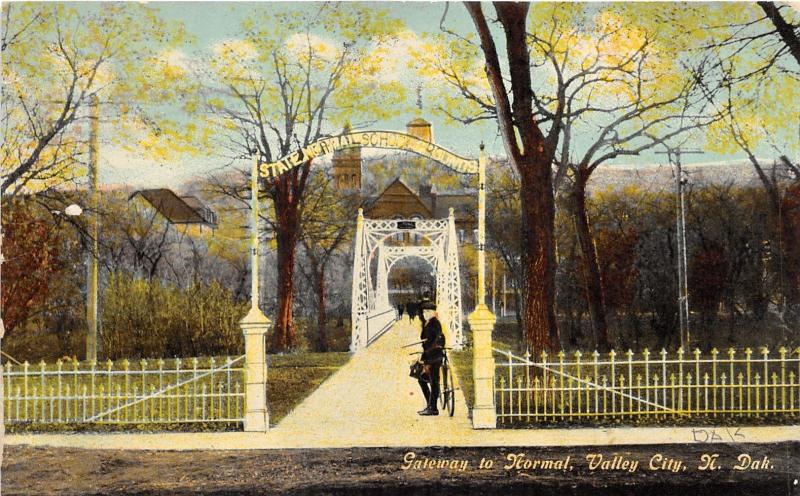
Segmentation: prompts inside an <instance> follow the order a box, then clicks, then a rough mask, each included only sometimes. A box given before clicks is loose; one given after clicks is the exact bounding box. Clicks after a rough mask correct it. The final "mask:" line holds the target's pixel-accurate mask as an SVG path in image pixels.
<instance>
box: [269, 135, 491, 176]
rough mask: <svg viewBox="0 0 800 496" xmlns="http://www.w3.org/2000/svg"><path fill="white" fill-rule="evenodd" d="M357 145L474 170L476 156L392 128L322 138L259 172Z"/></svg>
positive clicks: (275, 172) (462, 170)
mask: <svg viewBox="0 0 800 496" xmlns="http://www.w3.org/2000/svg"><path fill="white" fill-rule="evenodd" d="M357 146H359V147H364V148H383V149H390V150H405V151H409V152H413V153H416V154H417V155H421V156H423V157H428V158H430V159H431V160H434V161H436V162H439V163H440V164H442V165H444V166H445V167H447V168H449V169H452V170H454V171H455V172H458V173H460V174H477V173H478V166H479V164H478V160H475V159H468V158H464V157H461V156H459V155H456V154H455V153H453V152H451V151H449V150H447V149H445V148H442V147H441V146H439V145H436V144H434V143H431V142H430V141H425V140H423V139H420V138H417V137H416V136H412V135H410V134H405V133H398V132H396V131H357V132H352V133H346V134H341V135H339V136H333V137H331V138H324V139H321V140H319V141H315V142H314V143H311V144H310V145H308V146H306V147H305V148H302V149H300V150H297V151H295V152H292V153H290V154H289V155H286V156H285V157H283V158H281V159H279V160H278V161H276V162H272V163H270V164H261V165H260V170H259V172H260V175H261V177H265V178H267V179H273V178H276V177H278V176H280V175H281V174H283V173H285V172H288V171H290V170H292V169H294V168H296V167H299V166H300V165H302V164H303V163H304V162H307V161H308V160H311V159H313V158H316V157H320V156H322V155H328V154H330V153H333V152H335V151H337V150H344V149H346V148H353V147H357Z"/></svg>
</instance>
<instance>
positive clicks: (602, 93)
mask: <svg viewBox="0 0 800 496" xmlns="http://www.w3.org/2000/svg"><path fill="white" fill-rule="evenodd" d="M626 10H627V9H626V8H625V7H622V8H619V6H614V8H597V7H596V6H589V5H586V4H576V5H573V6H569V7H563V6H560V5H559V6H557V7H556V6H552V7H547V8H539V9H538V10H537V18H536V19H535V20H531V22H530V23H529V26H530V27H529V35H528V36H529V43H530V45H531V53H532V56H533V61H532V64H533V66H534V67H539V68H542V69H541V70H544V68H546V67H548V66H549V69H550V70H549V73H550V74H551V75H552V76H553V77H549V78H542V79H544V81H545V82H543V83H540V85H539V86H540V91H537V92H535V93H534V97H533V98H534V104H535V105H536V107H537V113H538V115H539V118H540V120H541V121H543V122H547V121H552V120H554V119H559V118H560V119H561V124H560V127H561V128H562V129H563V132H562V139H561V142H560V143H559V149H560V150H559V153H558V156H557V157H556V158H555V162H556V163H557V165H558V167H557V170H556V178H555V181H556V188H558V187H559V183H561V182H566V181H564V180H565V179H568V180H569V181H568V182H569V183H570V185H569V187H568V189H569V193H568V194H569V197H570V202H569V204H570V208H571V210H572V216H573V222H574V223H575V228H576V229H575V231H576V234H577V237H578V241H579V246H580V249H581V254H582V257H581V260H582V265H583V270H582V272H583V276H584V285H585V293H586V299H587V303H588V307H589V315H590V317H591V323H592V330H593V335H594V345H595V346H596V347H597V348H599V349H601V350H608V349H609V348H610V347H611V339H610V337H609V332H608V322H607V317H606V301H605V300H606V297H605V287H604V282H603V277H604V274H603V272H602V271H601V262H600V258H601V254H599V253H598V250H597V246H596V239H595V237H594V234H593V229H592V221H591V219H590V217H589V214H588V209H587V185H588V183H589V180H590V178H591V175H592V173H593V172H595V171H596V170H597V167H599V166H600V165H601V164H603V163H605V162H607V161H610V160H612V159H615V158H618V157H623V156H635V155H639V154H640V153H642V152H645V151H647V150H649V149H651V148H653V147H655V146H657V145H661V144H664V143H667V142H668V141H669V140H671V139H674V138H676V137H678V136H680V135H681V134H684V133H686V132H688V131H691V130H694V129H698V128H700V127H703V126H707V125H709V124H710V123H712V122H714V121H716V120H719V119H721V117H722V115H721V113H719V112H715V111H713V109H712V111H709V109H708V107H709V105H708V102H707V99H708V98H709V97H710V95H712V94H713V91H714V89H713V88H712V87H711V86H710V85H705V86H704V85H702V84H701V83H700V81H702V78H703V76H704V74H703V72H704V66H705V61H703V60H702V59H701V60H698V61H694V60H687V57H684V56H682V54H681V52H680V48H681V47H680V46H679V47H677V49H675V48H674V47H673V45H674V43H673V40H671V39H670V40H662V39H659V34H658V32H657V30H656V29H655V28H653V27H649V26H648V23H647V22H646V21H641V20H640V22H638V23H634V21H633V20H632V18H633V17H634V16H633V15H630V14H631V13H627V12H625V11H626ZM634 10H636V11H637V12H638V9H634ZM626 14H627V15H626ZM657 25H658V24H656V26H657ZM689 63H693V64H694V66H689V65H688V64H689ZM560 102H563V103H560ZM562 105H563V107H564V110H563V112H562V113H561V114H560V115H557V113H556V112H557V109H558V108H559V106H562ZM723 111H724V110H723ZM554 125H555V124H554ZM566 172H569V173H570V174H569V175H567V174H566Z"/></svg>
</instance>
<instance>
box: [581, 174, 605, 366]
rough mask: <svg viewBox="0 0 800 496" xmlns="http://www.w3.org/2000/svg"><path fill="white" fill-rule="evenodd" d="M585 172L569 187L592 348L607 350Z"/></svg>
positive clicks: (603, 302)
mask: <svg viewBox="0 0 800 496" xmlns="http://www.w3.org/2000/svg"><path fill="white" fill-rule="evenodd" d="M587 180H588V174H586V173H585V171H582V170H579V171H578V173H577V174H576V177H575V185H574V186H573V189H572V200H573V217H574V220H575V231H576V232H577V234H578V243H579V244H580V247H581V254H582V255H583V257H581V258H582V259H583V282H584V289H585V290H586V302H587V304H588V307H589V317H590V320H591V323H592V332H593V335H594V343H595V347H596V348H597V349H598V350H599V351H608V350H609V349H610V347H611V343H610V342H609V339H608V322H607V320H606V304H605V294H604V292H603V280H602V276H601V274H600V264H599V262H598V259H597V249H596V247H595V244H594V237H593V236H592V227H591V225H590V224H589V214H588V212H587V211H586V181H587Z"/></svg>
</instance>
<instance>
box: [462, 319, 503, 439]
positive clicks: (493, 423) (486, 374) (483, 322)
mask: <svg viewBox="0 0 800 496" xmlns="http://www.w3.org/2000/svg"><path fill="white" fill-rule="evenodd" d="M495 320H496V319H495V316H494V314H493V313H492V312H491V310H489V308H488V307H487V306H486V305H484V304H481V305H478V307H477V308H476V309H475V311H474V312H472V314H470V316H469V327H470V329H471V330H472V346H473V355H472V371H473V377H474V384H475V402H474V404H473V406H472V427H474V428H475V429H494V428H496V427H497V410H496V407H495V397H494V374H495V370H494V355H493V354H492V331H493V330H494V323H495ZM510 386H513V384H512V385H510Z"/></svg>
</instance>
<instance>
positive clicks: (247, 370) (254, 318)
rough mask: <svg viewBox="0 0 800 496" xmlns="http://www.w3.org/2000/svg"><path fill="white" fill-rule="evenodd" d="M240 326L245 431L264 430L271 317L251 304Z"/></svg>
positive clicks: (265, 426)
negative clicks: (242, 343)
mask: <svg viewBox="0 0 800 496" xmlns="http://www.w3.org/2000/svg"><path fill="white" fill-rule="evenodd" d="M239 325H240V326H241V327H242V332H244V376H245V388H244V411H245V414H244V430H245V432H266V431H267V430H268V429H269V411H268V409H267V353H266V334H267V329H269V325H270V320H269V319H268V318H267V317H266V316H265V315H264V314H263V313H262V312H261V310H259V309H258V308H256V307H253V308H251V309H250V312H249V313H248V314H247V315H245V317H244V318H243V319H242V320H241V321H240V322H239Z"/></svg>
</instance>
